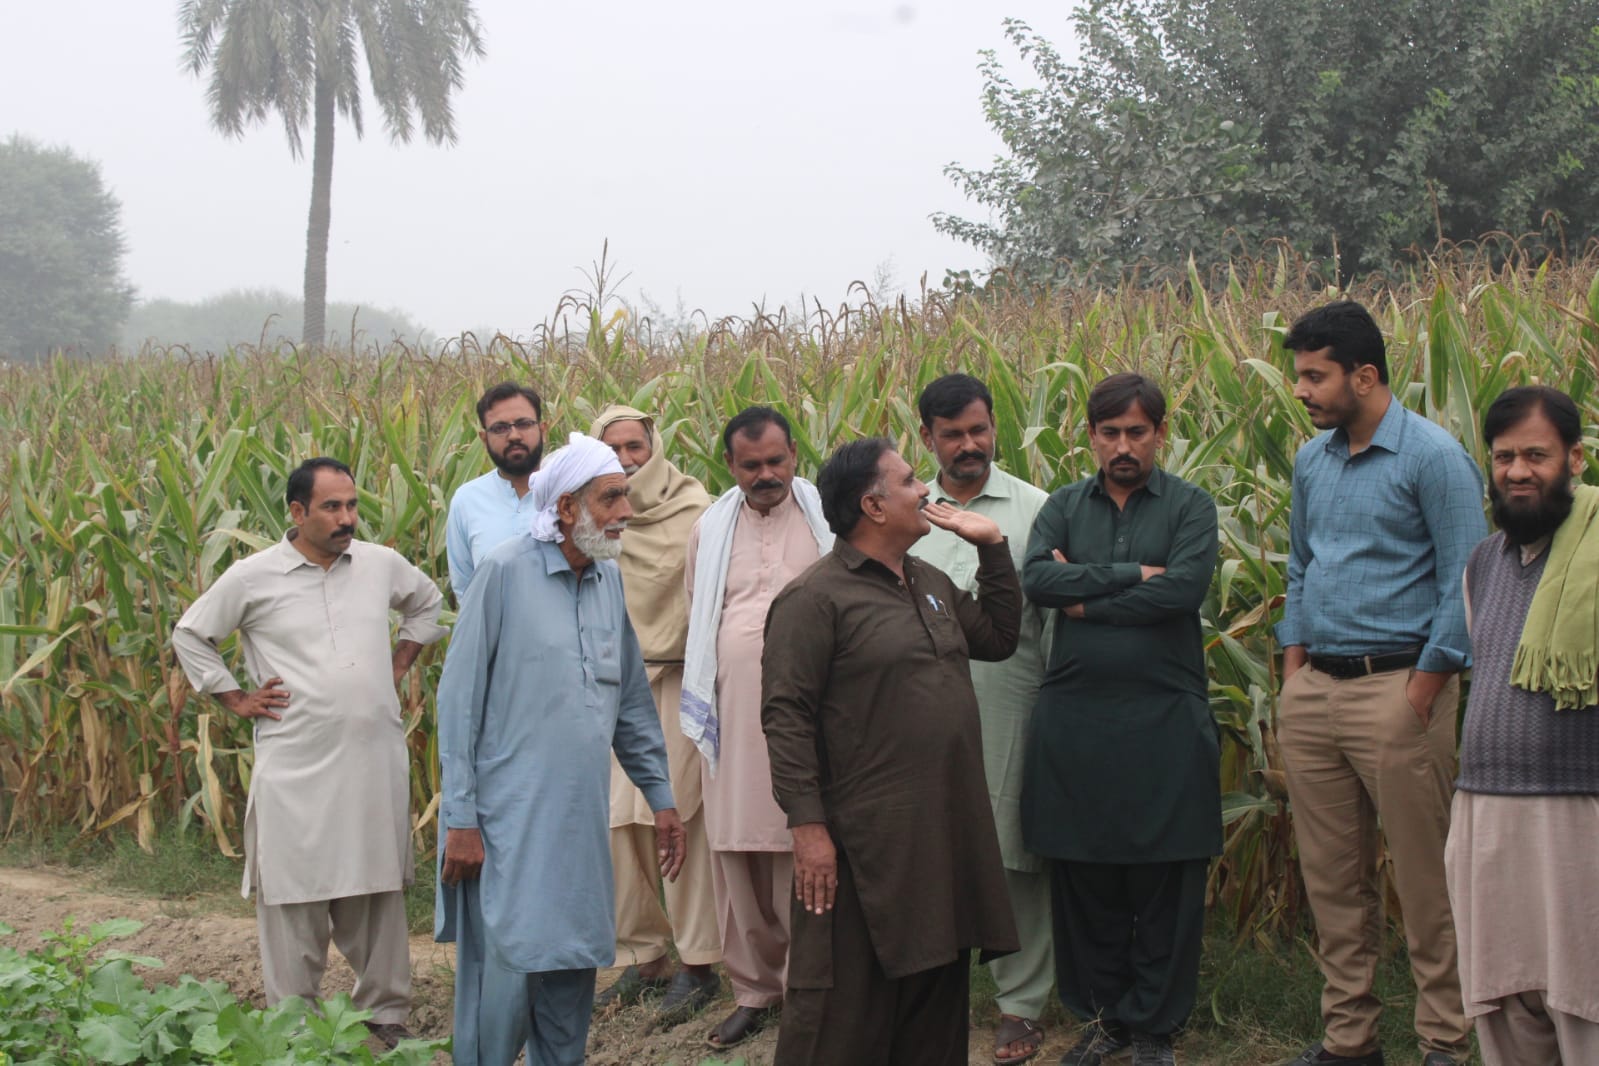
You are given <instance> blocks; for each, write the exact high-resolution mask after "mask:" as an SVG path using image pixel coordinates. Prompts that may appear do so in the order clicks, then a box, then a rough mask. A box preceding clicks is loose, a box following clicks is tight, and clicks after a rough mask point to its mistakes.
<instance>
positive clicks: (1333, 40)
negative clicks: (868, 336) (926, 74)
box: [934, 0, 1599, 279]
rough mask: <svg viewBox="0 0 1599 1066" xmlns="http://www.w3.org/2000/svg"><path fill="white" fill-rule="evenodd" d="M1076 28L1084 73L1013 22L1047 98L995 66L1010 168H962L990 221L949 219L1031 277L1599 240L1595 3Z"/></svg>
mask: <svg viewBox="0 0 1599 1066" xmlns="http://www.w3.org/2000/svg"><path fill="white" fill-rule="evenodd" d="M1076 29H1077V34H1078V37H1079V40H1080V43H1081V50H1080V52H1081V58H1080V59H1079V61H1078V62H1077V63H1076V64H1068V63H1066V62H1064V61H1063V60H1062V59H1061V57H1060V55H1059V53H1058V52H1057V51H1056V50H1055V49H1054V48H1053V47H1052V46H1051V45H1050V44H1049V42H1047V41H1045V40H1044V39H1042V38H1041V37H1039V36H1038V35H1036V34H1034V33H1033V32H1032V31H1031V30H1030V29H1028V28H1027V27H1026V26H1025V25H1023V24H1022V23H1019V22H1014V21H1012V22H1007V23H1006V35H1007V37H1008V38H1009V39H1010V41H1011V42H1012V44H1013V45H1014V46H1015V47H1016V48H1017V49H1018V50H1019V51H1020V52H1021V54H1022V56H1023V57H1024V59H1026V60H1028V61H1029V63H1030V64H1031V66H1032V73H1033V75H1034V76H1035V77H1036V80H1037V82H1038V83H1039V84H1038V85H1037V86H1030V87H1018V86H1017V85H1015V84H1014V83H1012V82H1011V81H1010V80H1009V79H1008V78H1007V77H1006V75H1005V72H1004V70H1003V68H1002V67H1001V65H1000V63H999V61H998V60H997V59H996V58H995V56H994V54H993V53H991V52H990V53H985V56H984V60H983V63H982V65H981V68H980V69H981V71H982V73H983V78H984V102H985V106H986V110H987V115H988V120H989V122H990V124H991V125H993V126H994V128H995V129H996V130H998V131H999V133H1000V135H1001V136H1002V137H1003V138H1004V140H1005V144H1006V147H1007V148H1008V149H1009V153H1010V154H1009V155H1008V156H1007V157H1004V158H1001V159H1000V160H998V161H997V162H996V164H995V166H994V167H993V168H992V169H988V170H983V169H970V168H965V167H961V166H958V165H952V166H950V167H949V168H947V172H948V173H949V174H950V175H951V177H952V178H953V179H954V180H955V181H956V182H957V184H959V185H960V186H961V187H962V188H963V189H964V190H965V191H966V192H967V194H968V195H969V196H970V197H971V198H972V199H973V200H975V201H976V202H977V203H979V204H982V205H984V206H986V207H988V208H989V209H990V211H991V212H992V213H993V215H994V221H992V222H977V221H971V220H967V219H961V218H956V217H951V216H936V217H935V219H934V222H935V225H937V226H938V227H939V228H940V229H941V230H943V231H944V232H947V233H950V234H952V235H954V236H956V237H959V238H961V239H964V240H966V241H969V242H970V243H973V244H975V245H977V246H978V247H980V248H982V249H984V250H985V251H987V252H988V253H989V254H990V256H991V257H993V259H994V260H995V261H996V262H997V263H1000V264H1014V265H1016V266H1017V267H1018V268H1019V269H1020V270H1022V271H1023V273H1024V274H1025V275H1027V276H1028V277H1030V278H1033V279H1039V278H1049V277H1055V276H1058V275H1059V274H1061V273H1063V272H1064V271H1066V270H1075V271H1078V272H1082V273H1089V274H1095V275H1099V276H1114V275H1118V274H1121V273H1124V272H1125V271H1126V270H1127V269H1129V268H1130V267H1132V266H1135V265H1138V264H1140V263H1153V264H1160V265H1165V266H1168V267H1170V266H1177V265H1180V264H1182V263H1184V262H1185V261H1186V260H1187V258H1188V257H1189V256H1190V255H1192V256H1194V257H1195V258H1196V259H1197V260H1198V261H1199V262H1200V263H1201V264H1204V263H1206V262H1214V261H1218V260H1222V259H1225V258H1226V257H1227V256H1228V254H1229V253H1230V252H1232V251H1235V250H1236V249H1237V248H1238V247H1239V244H1240V242H1242V244H1243V245H1244V246H1246V247H1255V246H1258V245H1259V243H1260V242H1262V241H1264V240H1267V239H1270V238H1273V237H1287V238H1288V239H1290V240H1291V241H1292V242H1293V243H1294V244H1295V245H1296V246H1298V247H1300V248H1301V249H1303V250H1305V251H1307V252H1309V253H1310V254H1312V255H1315V256H1318V257H1325V258H1328V259H1333V258H1334V257H1336V258H1337V263H1336V266H1337V268H1338V269H1339V270H1340V271H1341V272H1342V273H1344V274H1348V273H1352V272H1363V271H1368V270H1382V269H1386V268H1387V267H1389V266H1391V265H1392V264H1393V263H1394V262H1395V261H1396V260H1397V259H1399V258H1400V257H1401V256H1402V255H1403V254H1404V253H1405V252H1406V250H1407V249H1409V248H1412V247H1420V248H1431V247H1433V246H1434V245H1435V243H1436V242H1438V241H1439V240H1454V241H1462V240H1472V239H1475V238H1477V237H1479V236H1481V235H1484V234H1487V233H1490V232H1494V231H1502V232H1505V233H1508V234H1511V235H1513V236H1520V235H1524V234H1529V233H1535V234H1540V235H1541V236H1542V237H1543V238H1545V239H1549V240H1555V239H1565V240H1567V241H1569V242H1572V243H1577V242H1581V241H1584V240H1587V239H1588V238H1590V237H1593V236H1595V235H1596V234H1599V184H1596V181H1595V179H1596V178H1599V0H1344V2H1339V3H1332V2H1329V0H1313V2H1311V3H1309V4H1300V5H1284V4H1281V3H1277V2H1274V0H1093V2H1092V3H1090V4H1089V5H1088V6H1087V7H1086V8H1084V9H1082V10H1081V11H1080V12H1079V13H1078V15H1077V16H1076ZM1063 260H1064V261H1065V262H1064V263H1063V262H1062V261H1063Z"/></svg>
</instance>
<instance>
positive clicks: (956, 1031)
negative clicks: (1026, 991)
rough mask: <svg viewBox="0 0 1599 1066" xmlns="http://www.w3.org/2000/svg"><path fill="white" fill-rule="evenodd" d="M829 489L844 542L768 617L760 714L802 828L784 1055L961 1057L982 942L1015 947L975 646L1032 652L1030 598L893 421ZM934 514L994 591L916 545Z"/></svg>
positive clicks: (786, 798)
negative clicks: (931, 480)
mask: <svg viewBox="0 0 1599 1066" xmlns="http://www.w3.org/2000/svg"><path fill="white" fill-rule="evenodd" d="M817 480H818V485H817V487H818V490H819V492H820V494H821V497H822V508H823V511H824V513H825V514H826V516H827V521H828V525H829V526H830V527H831V528H832V530H833V532H834V533H835V534H836V535H837V537H838V540H837V541H836V542H835V544H834V548H833V552H832V554H831V555H829V556H827V557H826V558H824V559H822V560H821V561H820V562H818V563H817V564H816V565H815V566H812V567H811V568H810V569H809V570H807V571H806V572H805V573H804V574H803V575H801V576H800V577H799V578H797V579H796V580H795V581H794V582H793V583H792V584H790V585H789V586H788V588H786V589H784V590H783V592H782V593H781V594H780V595H779V596H778V597H777V600H776V602H774V603H773V604H772V609H771V612H770V614H769V615H768V617H767V626H766V647H765V653H764V655H763V657H762V675H761V693H762V703H761V723H762V726H763V727H764V729H765V732H766V739H767V747H768V750H769V751H770V753H771V762H772V784H773V788H774V790H775V792H776V794H777V801H778V803H779V804H780V805H781V806H782V807H783V809H784V811H786V812H787V814H788V822H789V826H790V827H791V829H792V831H793V834H794V868H795V869H794V888H795V899H794V900H793V901H792V904H791V906H792V908H793V917H792V919H791V921H792V923H793V934H792V937H793V938H792V942H791V944H790V948H789V971H788V995H787V997H786V999H785V1000H784V1006H783V1026H782V1031H781V1033H780V1035H779V1037H778V1043H777V1056H776V1059H775V1064H776V1066H800V1064H810V1063H827V1064H828V1066H850V1064H852V1063H860V1064H862V1066H865V1064H868V1063H870V1064H873V1066H878V1064H887V1066H899V1064H903V1066H912V1064H915V1066H957V1064H958V1066H964V1064H965V1063H966V1061H967V1057H966V1047H967V1029H968V1025H969V1022H968V1017H967V1009H968V979H969V972H970V971H969V959H968V954H969V952H970V950H971V949H972V948H978V949H981V950H982V951H983V952H984V953H985V954H1003V953H1005V952H1010V951H1015V950H1016V949H1017V947H1018V943H1017V937H1016V927H1015V923H1014V921H1013V920H1012V917H1011V909H1010V901H1009V897H1008V895H1007V893H1006V888H1005V874H1004V867H1003V864H1002V862H1001V859H1000V853H999V840H998V837H997V835H996V834H995V831H994V819H993V815H992V814H991V812H990V810H989V804H988V793H987V786H986V784H985V778H984V773H983V745H982V732H981V726H980V723H979V719H978V711H977V697H976V695H975V694H974V693H973V691H972V682H971V674H970V672H969V668H968V660H969V659H979V660H987V661H996V660H1000V659H1004V658H1006V657H1008V656H1009V655H1011V654H1012V653H1013V652H1014V651H1015V650H1016V642H1017V637H1018V635H1019V633H1020V630H1021V612H1022V596H1021V586H1020V584H1019V582H1018V581H1017V577H1016V570H1015V567H1014V565H1013V564H1012V562H1011V557H1010V551H1009V548H1008V547H1007V546H1006V544H1005V540H1004V538H1003V537H1002V536H1001V535H1000V531H999V527H998V526H997V525H996V524H995V523H994V522H993V520H992V519H990V518H988V517H986V516H984V515H981V514H978V513H977V512H975V511H962V510H960V509H958V508H955V507H951V506H949V505H948V504H928V503H927V502H926V501H927V487H926V485H924V484H923V483H922V482H921V481H920V480H918V479H917V477H916V472H915V470H914V469H912V467H911V465H910V464H909V463H907V462H906V461H905V460H904V459H903V458H901V457H900V456H899V454H898V453H897V452H895V451H894V447H893V444H892V443H891V442H889V441H887V440H884V439H882V438H868V439H866V440H861V441H854V442H851V443H849V444H846V445H843V446H842V447H840V448H839V449H838V451H836V452H835V453H834V454H833V457H832V458H831V459H829V460H828V462H827V465H826V466H825V467H823V468H822V472H821V475H820V477H819V478H818V479H817ZM930 522H931V523H936V524H937V525H938V526H939V527H940V528H943V529H948V530H950V531H951V532H953V533H955V534H956V535H958V536H960V537H962V538H963V539H965V540H967V541H969V542H971V543H972V544H974V545H976V546H977V552H978V569H977V589H978V594H977V595H973V594H972V593H970V592H966V591H963V590H961V589H959V588H957V587H956V585H955V583H954V582H953V581H951V580H950V579H949V577H947V576H946V575H945V574H944V573H943V572H942V571H940V570H938V569H937V568H935V567H933V566H930V565H928V564H927V563H925V562H922V561H920V560H918V559H915V558H913V557H910V556H907V555H906V552H907V550H908V549H909V548H910V546H911V545H912V544H914V543H915V542H916V541H917V540H918V539H920V538H921V537H922V536H924V535H925V534H926V533H927V532H928V531H929V529H930V528H931V526H930V525H929V523H930Z"/></svg>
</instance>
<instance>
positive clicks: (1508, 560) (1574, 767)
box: [1456, 533, 1599, 796]
mask: <svg viewBox="0 0 1599 1066" xmlns="http://www.w3.org/2000/svg"><path fill="white" fill-rule="evenodd" d="M1548 558H1549V552H1548V550H1547V549H1545V550H1544V552H1543V554H1541V555H1539V556H1538V558H1536V559H1534V560H1533V561H1532V563H1531V564H1530V565H1528V566H1525V567H1524V566H1522V565H1521V551H1520V549H1519V548H1517V547H1515V546H1514V545H1512V546H1510V548H1509V550H1506V545H1505V535H1504V534H1503V533H1495V534H1494V535H1493V536H1491V537H1489V538H1488V539H1487V540H1485V541H1483V542H1482V543H1481V544H1479V545H1477V547H1476V550H1475V551H1473V552H1472V553H1471V561H1470V562H1468V563H1467V564H1466V582H1467V588H1468V589H1469V590H1470V592H1471V663H1472V665H1471V695H1470V696H1469V697H1468V698H1467V700H1466V722H1465V729H1464V732H1463V734H1462V736H1461V742H1460V780H1459V781H1458V782H1457V783H1456V787H1458V788H1461V789H1464V790H1465V791H1467V792H1492V793H1496V794H1499V795H1518V796H1525V795H1533V796H1542V795H1570V794H1599V708H1596V707H1585V708H1582V709H1581V710H1575V711H1560V712H1558V713H1556V711H1555V704H1554V700H1553V699H1551V698H1550V697H1549V696H1547V695H1545V694H1544V693H1541V692H1528V691H1526V690H1525V689H1519V688H1512V687H1511V685H1510V668H1511V665H1512V664H1513V663H1514V662H1515V658H1516V645H1517V644H1518V643H1520V641H1521V627H1522V623H1523V622H1525V621H1526V618H1527V609H1528V607H1530V606H1531V605H1532V594H1533V593H1534V592H1535V591H1537V588H1538V580H1539V578H1541V577H1542V576H1543V571H1544V563H1545V562H1546V561H1547V560H1548Z"/></svg>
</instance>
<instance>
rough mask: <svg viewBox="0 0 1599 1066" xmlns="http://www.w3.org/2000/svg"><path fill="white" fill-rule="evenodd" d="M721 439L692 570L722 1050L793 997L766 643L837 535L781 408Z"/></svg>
mask: <svg viewBox="0 0 1599 1066" xmlns="http://www.w3.org/2000/svg"><path fill="white" fill-rule="evenodd" d="M723 447H724V449H725V458H726V460H727V464H728V467H729V468H730V469H731V470H732V472H733V476H734V479H735V481H736V482H737V484H735V485H734V487H733V488H731V489H729V490H728V491H727V492H726V493H724V494H723V495H722V496H721V498H720V499H718V500H717V501H716V503H715V504H713V505H712V507H711V508H710V510H708V511H706V512H705V513H704V515H702V516H701V517H700V519H699V521H698V522H696V523H695V525H694V532H693V534H692V535H691V536H690V538H689V549H688V568H687V573H686V575H685V577H686V580H687V584H688V590H689V597H690V601H691V602H692V603H693V606H694V610H693V615H692V619H691V621H690V623H689V629H690V633H691V637H690V644H691V646H694V647H697V648H698V649H699V650H700V653H701V655H702V656H705V655H710V656H714V663H705V664H704V666H703V667H702V670H703V675H704V676H705V677H707V678H714V685H713V688H712V691H711V696H712V699H711V700H709V701H706V705H705V707H704V711H705V712H706V713H713V711H714V715H715V719H714V720H715V723H716V726H715V728H712V729H709V730H702V731H701V732H700V733H699V743H700V746H701V748H702V749H704V750H705V758H704V760H703V762H702V765H703V767H704V789H705V824H706V831H707V834H708V836H709V838H710V847H711V874H712V884H713V886H714V889H715V895H716V908H717V917H718V921H719V923H720V929H721V938H722V958H723V963H724V965H725V966H726V968H727V976H728V980H729V982H730V983H731V984H732V986H733V999H734V1009H733V1011H732V1013H731V1014H729V1015H728V1016H727V1017H726V1018H724V1019H722V1021H721V1022H720V1024H718V1025H717V1027H716V1029H715V1030H714V1031H713V1032H712V1033H711V1034H710V1036H709V1038H708V1040H709V1043H710V1044H711V1045H712V1046H714V1047H718V1048H725V1047H732V1046H733V1045H735V1044H739V1043H742V1042H743V1041H744V1040H746V1039H748V1037H750V1036H751V1035H753V1034H754V1033H755V1032H757V1031H758V1030H759V1029H760V1028H761V1027H763V1026H764V1025H766V1024H767V1023H768V1022H769V1021H770V1020H771V1016H772V1013H773V1009H774V1008H776V1007H777V1006H778V1005H779V1004H781V1003H782V1002H783V984H784V975H785V973H786V969H787V966H788V896H789V888H790V886H791V885H792V884H793V882H794V857H793V854H792V847H793V845H792V843H791V841H790V839H789V833H788V823H787V820H786V819H785V818H784V816H783V812H782V810H781V809H780V808H779V807H778V806H777V803H776V801H775V800H773V798H772V774H771V770H770V768H769V766H768V764H767V756H766V738H765V737H764V736H763V735H762V734H761V718H760V710H761V645H762V641H763V639H764V636H763V633H764V629H765V626H766V610H767V608H768V607H770V606H771V604H772V600H773V599H775V598H776V596H777V594H778V593H779V592H781V591H782V589H783V586H784V585H787V584H788V583H789V581H790V580H792V579H793V578H795V577H797V576H798V575H799V574H800V573H802V572H803V571H804V570H805V568H806V567H808V566H810V565H811V564H812V563H814V562H815V561H816V560H817V559H818V558H819V557H820V556H821V554H822V552H824V551H825V550H826V549H827V548H828V547H830V546H831V545H832V540H833V537H832V534H831V533H829V532H827V527H826V523H825V521H824V520H823V518H822V510H821V501H820V500H819V499H817V497H816V489H815V487H814V486H812V485H811V484H810V482H808V481H806V480H805V479H804V478H801V477H796V476H795V473H794V443H793V441H792V439H790V436H789V429H788V424H787V422H786V421H785V420H784V419H783V417H782V415H780V414H778V413H777V412H776V411H773V410H772V409H771V408H766V407H753V408H749V409H747V410H745V411H742V412H740V413H739V414H738V415H737V416H736V417H734V418H733V420H732V421H730V422H729V423H728V425H727V428H726V429H725V430H724V432H723ZM696 590H697V591H696ZM713 607H714V608H716V609H715V610H712V609H711V608H713ZM690 658H691V659H693V658H695V657H694V656H692V655H691V656H690ZM691 687H692V686H691ZM690 702H692V701H690Z"/></svg>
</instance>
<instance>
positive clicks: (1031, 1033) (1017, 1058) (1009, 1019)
mask: <svg viewBox="0 0 1599 1066" xmlns="http://www.w3.org/2000/svg"><path fill="white" fill-rule="evenodd" d="M1012 1044H1021V1045H1023V1046H1024V1047H1025V1048H1026V1049H1027V1050H1026V1051H1025V1052H1023V1053H1022V1054H1020V1055H1011V1056H1005V1055H1001V1054H1000V1049H1001V1048H1006V1047H1009V1046H1010V1045H1012ZM1043 1047H1044V1027H1043V1026H1042V1025H1039V1024H1038V1023H1037V1022H1035V1021H1033V1020H1032V1019H1031V1018H1018V1017H1015V1016H1014V1015H1010V1014H1001V1015H1000V1016H999V1027H998V1028H997V1029H995V1030H994V1066H1018V1064H1019V1063H1023V1062H1028V1061H1030V1060H1032V1059H1033V1058H1036V1057H1037V1055H1038V1053H1039V1051H1041V1050H1042V1049H1043Z"/></svg>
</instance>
